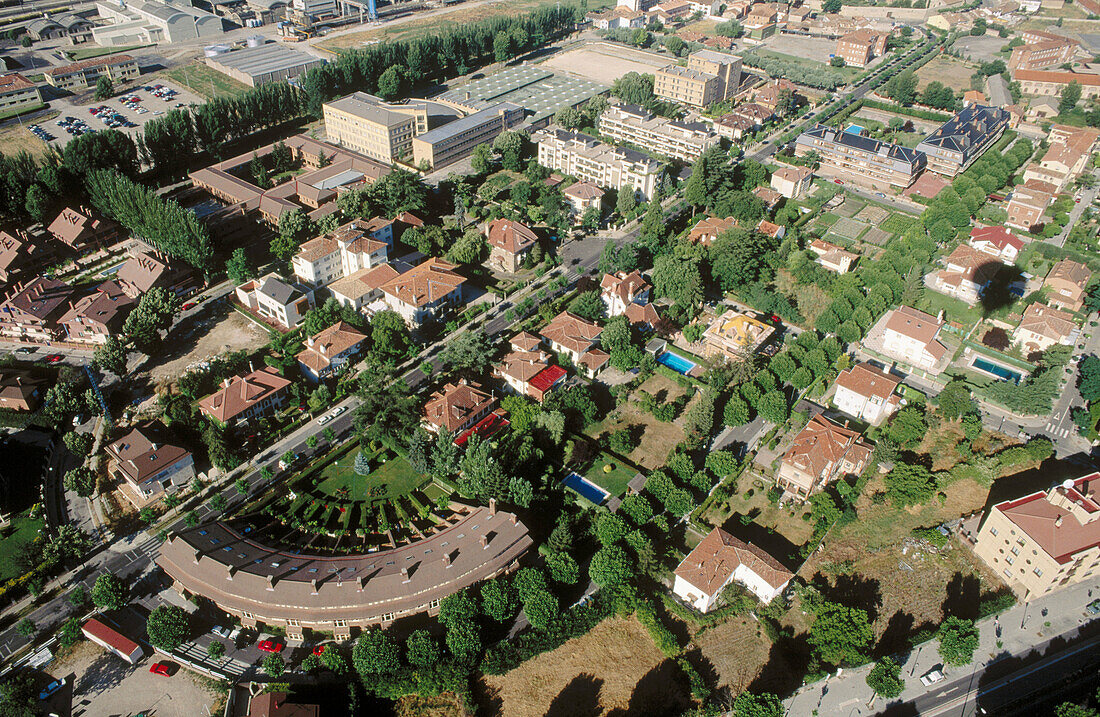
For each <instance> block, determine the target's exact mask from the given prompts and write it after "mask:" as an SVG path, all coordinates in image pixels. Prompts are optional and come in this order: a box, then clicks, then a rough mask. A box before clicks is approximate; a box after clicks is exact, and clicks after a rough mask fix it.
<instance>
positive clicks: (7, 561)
mask: <svg viewBox="0 0 1100 717" xmlns="http://www.w3.org/2000/svg"><path fill="white" fill-rule="evenodd" d="M28 513H29V511H26V512H23V513H20V514H19V515H17V516H15V517H13V518H12V520H11V525H9V526H8V527H7V528H5V529H4V532H3V536H4V538H3V540H0V583H3V582H7V581H8V580H11V579H12V578H15V577H18V576H19V569H18V568H17V567H15V560H14V558H15V555H16V552H17V551H18V550H19V548H20V546H22V545H23V544H24V543H29V542H31V541H32V540H34V539H35V538H36V537H38V531H39V530H41V529H42V527H43V526H44V525H45V524H46V521H45V520H43V519H42V518H41V517H39V518H36V519H33V520H32V519H31V518H30V516H29V515H28Z"/></svg>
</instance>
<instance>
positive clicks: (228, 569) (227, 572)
mask: <svg viewBox="0 0 1100 717" xmlns="http://www.w3.org/2000/svg"><path fill="white" fill-rule="evenodd" d="M236 571H237V569H236V568H235V567H233V566H232V565H226V566H225V579H226V580H232V579H233V573H235V572H236Z"/></svg>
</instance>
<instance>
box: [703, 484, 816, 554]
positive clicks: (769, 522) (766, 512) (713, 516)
mask: <svg viewBox="0 0 1100 717" xmlns="http://www.w3.org/2000/svg"><path fill="white" fill-rule="evenodd" d="M750 487H751V484H750V481H749V478H748V477H747V476H744V477H742V478H741V480H740V482H739V485H738V488H739V489H740V490H741V493H739V494H736V495H734V496H733V497H731V498H730V499H729V500H728V501H726V502H725V503H720V504H717V505H715V506H714V507H713V508H712V509H711V510H710V511H708V513H707V515H706V517H705V519H707V520H709V521H712V522H714V521H717V525H722V523H724V522H725V521H726V520H728V519H729V518H730V516H732V515H733V514H735V513H736V514H738V515H751V516H753V519H752V522H753V523H755V524H756V525H758V526H761V527H762V528H764V529H765V530H767V531H768V532H774V533H778V534H779V535H782V536H783V537H784V538H786V539H787V540H788V541H789V542H790V543H791V544H792V545H795V546H798V545H803V544H804V543H806V541H808V540H809V539H810V536H811V535H813V526H812V525H811V524H810V523H809V522H808V521H805V520H803V519H802V514H803V513H805V512H807V511H808V510H809V507H808V506H805V505H789V506H787V507H784V508H780V507H779V506H778V505H776V504H775V503H773V502H771V501H770V500H768V488H769V487H770V485H765V487H763V488H753V494H752V495H751V496H748V497H746V494H747V493H748V489H749V488H750ZM776 557H777V558H779V559H780V560H783V559H785V556H782V555H777V556H776Z"/></svg>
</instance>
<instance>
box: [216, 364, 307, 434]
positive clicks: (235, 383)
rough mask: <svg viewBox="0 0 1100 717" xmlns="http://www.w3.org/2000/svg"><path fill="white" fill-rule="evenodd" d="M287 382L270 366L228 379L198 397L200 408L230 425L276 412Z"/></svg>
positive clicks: (281, 403) (283, 395) (279, 406)
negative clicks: (211, 390) (204, 395)
mask: <svg viewBox="0 0 1100 717" xmlns="http://www.w3.org/2000/svg"><path fill="white" fill-rule="evenodd" d="M290 383H291V382H290V381H288V380H286V379H285V378H283V377H282V376H280V375H279V372H278V371H277V370H275V369H274V368H272V367H271V366H266V367H264V368H262V369H259V370H257V371H253V372H251V373H248V374H245V375H244V376H234V377H233V378H227V379H226V380H225V382H224V383H223V384H222V388H221V390H219V391H215V392H214V393H212V394H210V395H209V396H206V397H205V398H201V399H199V410H200V411H202V412H203V414H205V415H206V417H207V418H210V419H211V420H213V421H216V422H217V423H220V424H223V425H233V424H235V423H239V422H247V421H250V420H252V419H253V418H259V417H261V416H266V415H268V414H270V413H275V412H276V411H278V410H279V409H281V408H282V407H283V405H284V404H285V403H286V399H287V396H288V395H289V393H290V391H289V388H290Z"/></svg>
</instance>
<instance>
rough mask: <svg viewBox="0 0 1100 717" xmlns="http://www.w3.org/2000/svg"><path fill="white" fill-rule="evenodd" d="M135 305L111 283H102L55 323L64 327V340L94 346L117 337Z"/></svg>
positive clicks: (76, 302)
mask: <svg viewBox="0 0 1100 717" xmlns="http://www.w3.org/2000/svg"><path fill="white" fill-rule="evenodd" d="M136 303H137V302H136V301H134V299H132V298H131V297H129V296H127V295H126V292H124V291H123V290H122V288H121V287H120V286H119V285H118V284H116V283H115V282H113V281H105V282H103V283H102V284H100V285H99V286H98V287H96V290H95V291H94V292H92V293H91V294H87V295H86V296H83V297H81V298H80V299H78V300H77V301H74V302H71V303H70V306H69V310H68V311H66V312H65V314H64V315H63V316H62V317H61V318H60V319H58V320H57V323H59V324H61V325H62V326H64V327H65V334H66V336H65V340H66V341H72V342H74V343H79V344H91V345H93V346H98V345H101V344H105V343H107V339H109V338H111V337H112V336H117V335H118V334H119V332H120V331H121V330H122V322H123V321H125V320H126V317H127V315H129V313H130V311H131V309H133V308H134V306H135V304H136Z"/></svg>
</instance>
